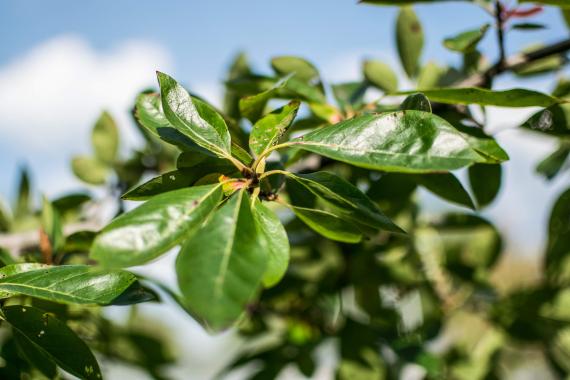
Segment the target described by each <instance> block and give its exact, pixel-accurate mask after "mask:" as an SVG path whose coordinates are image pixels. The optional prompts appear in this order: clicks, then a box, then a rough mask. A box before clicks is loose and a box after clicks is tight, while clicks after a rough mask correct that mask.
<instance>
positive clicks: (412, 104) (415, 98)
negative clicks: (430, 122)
mask: <svg viewBox="0 0 570 380" xmlns="http://www.w3.org/2000/svg"><path fill="white" fill-rule="evenodd" d="M400 109H401V110H402V111H403V110H416V111H424V112H430V113H431V103H430V102H429V99H428V98H427V97H426V96H425V95H424V94H422V93H417V94H412V95H408V96H407V97H406V99H404V101H403V102H402V104H400Z"/></svg>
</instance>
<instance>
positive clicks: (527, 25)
mask: <svg viewBox="0 0 570 380" xmlns="http://www.w3.org/2000/svg"><path fill="white" fill-rule="evenodd" d="M511 28H512V29H516V30H540V29H546V25H544V24H537V23H534V22H520V23H517V24H513V25H512V26H511Z"/></svg>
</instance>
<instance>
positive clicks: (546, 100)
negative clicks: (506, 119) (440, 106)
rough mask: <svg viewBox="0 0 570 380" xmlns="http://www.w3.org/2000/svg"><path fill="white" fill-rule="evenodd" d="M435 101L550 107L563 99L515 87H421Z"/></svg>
mask: <svg viewBox="0 0 570 380" xmlns="http://www.w3.org/2000/svg"><path fill="white" fill-rule="evenodd" d="M420 91H421V92H422V93H423V94H424V95H425V96H427V97H428V98H429V99H430V100H431V101H433V102H439V103H446V104H479V105H482V106H498V107H535V106H536V107H548V106H551V105H553V104H556V103H560V102H562V100H560V99H557V98H554V97H552V96H550V95H546V94H543V93H541V92H537V91H532V90H526V89H523V88H514V89H511V90H505V91H492V90H487V89H484V88H478V87H466V88H437V89H431V90H430V89H425V90H424V89H420ZM415 92H417V91H401V92H398V93H396V94H397V95H409V94H413V93H415Z"/></svg>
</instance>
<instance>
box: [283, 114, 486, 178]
mask: <svg viewBox="0 0 570 380" xmlns="http://www.w3.org/2000/svg"><path fill="white" fill-rule="evenodd" d="M292 144H294V145H295V146H297V147H299V148H301V149H305V150H308V151H311V152H314V153H318V154H321V155H323V156H326V157H330V158H332V159H335V160H339V161H343V162H346V163H349V164H352V165H355V166H360V167H364V168H368V169H375V170H385V171H399V172H409V173H413V172H433V171H448V170H454V169H459V168H461V167H464V166H468V165H470V164H473V163H475V162H482V161H485V159H484V158H483V157H482V156H480V155H479V154H478V153H477V152H475V151H474V150H473V149H472V148H471V146H470V145H469V143H468V142H467V141H466V140H465V138H464V137H463V135H462V134H461V133H460V132H458V131H457V130H456V129H455V128H454V127H453V126H451V125H450V124H449V123H448V122H447V121H445V120H444V119H442V118H440V117H438V116H436V115H433V114H430V113H427V112H421V111H401V112H394V113H388V114H382V115H363V116H359V117H356V118H354V119H350V120H346V121H343V122H341V123H338V124H335V125H332V126H329V127H324V128H320V129H317V130H315V131H313V132H310V133H308V134H307V135H305V136H302V137H300V138H298V139H295V140H293V142H292Z"/></svg>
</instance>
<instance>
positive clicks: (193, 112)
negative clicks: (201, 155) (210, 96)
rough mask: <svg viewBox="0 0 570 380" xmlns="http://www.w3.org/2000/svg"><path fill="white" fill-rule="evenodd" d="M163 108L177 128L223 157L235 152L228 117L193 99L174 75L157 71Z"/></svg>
mask: <svg viewBox="0 0 570 380" xmlns="http://www.w3.org/2000/svg"><path fill="white" fill-rule="evenodd" d="M157 77H158V82H159V84H160V91H161V99H162V108H163V110H164V114H165V115H166V118H167V119H168V121H169V122H170V124H172V126H173V127H174V128H176V129H177V130H178V131H180V132H182V133H183V134H184V135H186V136H188V137H189V138H190V139H192V141H194V142H195V143H196V144H198V145H199V146H201V147H202V148H204V149H207V150H209V151H211V152H213V153H215V154H216V155H218V156H220V157H225V156H229V155H230V154H231V153H230V152H231V138H230V133H229V131H228V127H227V126H226V123H225V121H224V119H223V118H222V117H221V116H220V115H219V114H218V113H217V112H216V111H215V110H214V109H213V108H211V107H210V106H209V105H208V104H206V103H205V102H203V101H200V100H198V99H196V98H192V97H191V96H190V94H189V93H188V91H186V90H185V89H184V87H182V86H181V85H180V84H178V83H177V82H176V81H175V80H174V79H173V78H171V77H170V76H168V75H166V74H163V73H161V72H158V73H157Z"/></svg>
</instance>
